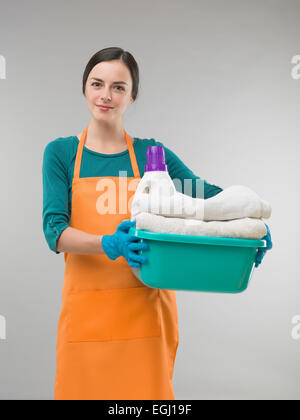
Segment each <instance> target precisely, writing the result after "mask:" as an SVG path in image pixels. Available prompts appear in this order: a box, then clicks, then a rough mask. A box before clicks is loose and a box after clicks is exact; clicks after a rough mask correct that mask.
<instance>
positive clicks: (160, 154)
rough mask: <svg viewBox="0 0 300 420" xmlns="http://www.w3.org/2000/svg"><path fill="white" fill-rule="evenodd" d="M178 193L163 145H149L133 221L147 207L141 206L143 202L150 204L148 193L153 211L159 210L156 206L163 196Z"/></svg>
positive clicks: (132, 215) (134, 206) (134, 201)
mask: <svg viewBox="0 0 300 420" xmlns="http://www.w3.org/2000/svg"><path fill="white" fill-rule="evenodd" d="M176 193H177V191H176V188H175V185H174V183H173V181H172V179H171V177H170V175H169V173H168V167H167V165H166V162H165V150H164V148H163V146H149V147H148V148H147V164H146V165H145V170H144V176H143V177H142V179H141V180H140V182H139V184H138V186H137V189H136V192H135V195H134V197H133V201H132V205H131V221H134V220H135V218H136V215H137V214H139V213H140V211H141V208H143V209H145V205H144V206H142V207H141V203H143V202H144V204H145V203H146V202H147V206H149V205H150V200H149V196H147V195H148V194H150V196H151V206H152V211H154V212H157V211H158V208H155V207H158V206H159V205H160V202H161V200H162V197H165V198H166V197H171V196H174V195H175V194H176ZM153 206H154V207H153ZM148 210H150V209H148ZM143 211H144V210H143Z"/></svg>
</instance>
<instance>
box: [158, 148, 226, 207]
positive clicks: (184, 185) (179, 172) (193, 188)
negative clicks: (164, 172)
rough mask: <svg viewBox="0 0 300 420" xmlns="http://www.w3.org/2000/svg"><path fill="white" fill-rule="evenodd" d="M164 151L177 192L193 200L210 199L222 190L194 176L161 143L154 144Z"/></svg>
mask: <svg viewBox="0 0 300 420" xmlns="http://www.w3.org/2000/svg"><path fill="white" fill-rule="evenodd" d="M156 143H157V144H159V145H161V146H163V147H164V149H165V156H166V164H167V165H168V172H169V175H170V177H171V178H172V180H173V182H174V185H175V188H176V190H177V191H179V192H181V193H183V194H186V195H189V196H191V197H193V198H204V199H207V198H210V197H213V196H215V195H217V194H219V193H220V192H221V191H223V189H222V188H221V187H219V186H217V185H214V184H209V183H208V182H207V181H206V180H205V179H203V178H200V177H199V176H197V175H195V174H194V173H193V172H192V171H191V170H190V169H189V168H188V167H187V166H186V165H185V164H184V163H183V161H182V160H181V159H180V158H179V157H178V156H177V155H176V154H175V153H174V152H172V150H170V149H168V148H167V147H166V146H164V144H163V143H161V142H156Z"/></svg>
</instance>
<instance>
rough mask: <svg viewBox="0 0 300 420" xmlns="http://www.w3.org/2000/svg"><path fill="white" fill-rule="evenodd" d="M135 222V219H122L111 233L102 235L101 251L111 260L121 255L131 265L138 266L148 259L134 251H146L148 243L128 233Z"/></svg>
mask: <svg viewBox="0 0 300 420" xmlns="http://www.w3.org/2000/svg"><path fill="white" fill-rule="evenodd" d="M135 223H136V222H135V221H130V220H124V221H123V222H122V223H120V224H119V226H118V227H117V230H116V232H115V233H114V234H113V235H104V236H103V237H102V241H101V245H102V249H103V251H104V252H105V254H106V255H107V256H108V258H110V259H111V260H115V259H116V258H118V257H120V256H123V257H125V258H126V260H127V262H128V264H129V265H130V266H131V267H140V266H141V264H142V263H145V262H147V261H148V259H147V257H145V256H144V255H139V254H137V253H136V252H135V251H140V250H143V251H146V250H148V249H149V245H147V244H146V243H143V242H141V240H140V239H139V238H138V237H136V236H133V235H130V234H129V233H128V231H129V229H130V228H131V227H133V226H135Z"/></svg>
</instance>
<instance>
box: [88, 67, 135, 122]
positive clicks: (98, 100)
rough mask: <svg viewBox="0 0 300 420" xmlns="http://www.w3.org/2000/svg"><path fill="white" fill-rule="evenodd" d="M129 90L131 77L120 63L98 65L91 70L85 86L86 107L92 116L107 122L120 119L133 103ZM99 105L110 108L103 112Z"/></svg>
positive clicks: (130, 88)
mask: <svg viewBox="0 0 300 420" xmlns="http://www.w3.org/2000/svg"><path fill="white" fill-rule="evenodd" d="M99 79H101V80H99ZM116 82H119V83H116ZM121 82H122V83H121ZM131 90H132V80H131V75H130V72H129V70H128V68H127V67H126V65H125V64H124V63H123V62H122V61H120V60H112V61H102V62H101V63H98V64H97V65H96V66H95V67H93V69H92V70H91V72H90V74H89V76H88V79H87V81H86V85H85V96H86V100H87V106H88V108H89V110H90V112H91V114H92V116H93V117H94V118H95V119H96V120H102V121H104V120H105V121H107V122H109V121H115V120H118V119H121V117H122V115H123V113H124V112H125V110H126V108H127V106H128V105H129V104H130V103H132V102H133V98H132V97H131ZM99 105H105V106H109V107H112V108H111V109H109V110H108V111H103V110H101V108H100V107H99Z"/></svg>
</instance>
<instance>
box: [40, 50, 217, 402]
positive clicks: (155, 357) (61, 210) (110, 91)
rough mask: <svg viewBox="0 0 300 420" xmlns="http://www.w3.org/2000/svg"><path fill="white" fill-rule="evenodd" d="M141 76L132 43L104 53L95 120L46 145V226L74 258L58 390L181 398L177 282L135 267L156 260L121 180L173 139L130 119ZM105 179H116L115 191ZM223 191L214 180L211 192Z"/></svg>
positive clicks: (179, 171) (136, 174)
mask: <svg viewBox="0 0 300 420" xmlns="http://www.w3.org/2000/svg"><path fill="white" fill-rule="evenodd" d="M138 84H139V71H138V66H137V63H136V61H135V59H134V58H133V56H132V55H131V54H130V53H129V52H126V51H124V50H123V49H121V48H105V49H103V50H101V51H99V52H97V53H96V54H94V55H93V57H92V58H91V59H90V60H89V62H88V64H87V66H86V68H85V71H84V74H83V85H82V89H83V94H84V96H85V97H86V101H87V106H88V109H89V111H90V113H91V120H90V123H89V125H88V126H87V127H86V128H85V129H84V130H83V131H82V132H81V133H80V134H78V135H77V136H70V137H65V138H62V137H60V138H57V139H55V140H53V141H51V142H50V143H48V145H47V146H46V148H45V151H44V158H43V188H44V203H43V204H44V205H43V230H44V234H45V237H46V240H47V242H48V245H49V247H50V249H51V250H52V251H54V252H56V253H57V254H59V253H60V252H64V259H65V275H64V285H63V293H62V309H61V314H60V318H59V323H58V332H57V370H56V378H55V395H54V398H55V399H107V400H109V399H120V400H122V399H174V392H173V386H172V376H173V369H174V363H175V356H176V351H177V346H178V319H177V305H176V297H175V292H174V291H172V290H159V289H154V288H149V287H147V286H145V285H144V284H143V283H142V282H141V281H140V280H138V279H137V278H136V277H135V276H134V274H133V272H132V270H131V268H130V267H139V266H140V265H141V264H142V263H145V262H146V261H147V259H146V256H145V255H141V254H138V251H139V250H144V249H147V245H146V244H143V243H141V242H140V241H139V240H138V238H136V237H134V236H132V235H130V234H129V233H128V229H129V228H130V226H132V225H134V222H130V220H129V221H128V220H127V221H126V219H130V199H131V198H132V197H133V195H134V191H135V190H134V191H132V190H129V188H128V190H127V188H126V191H125V190H124V188H121V187H120V182H119V181H120V180H121V181H124V180H125V181H126V182H127V185H128V183H129V182H130V181H136V182H135V185H136V186H137V183H138V181H139V180H140V178H141V177H142V176H143V168H144V166H145V164H146V150H147V147H148V146H151V145H156V144H159V145H163V144H162V143H160V142H157V141H155V140H154V139H139V138H137V137H134V138H132V137H130V136H128V134H127V133H126V131H125V130H124V129H123V123H122V117H123V114H124V112H125V111H126V109H127V107H128V105H129V104H131V103H132V102H134V101H135V100H136V98H137V94H138ZM102 105H103V106H106V107H109V109H108V110H107V109H104V108H102V107H101V106H102ZM165 154H166V163H167V165H168V171H169V174H170V176H171V178H172V179H174V178H177V179H181V180H182V181H183V180H184V179H192V182H193V191H192V195H193V196H194V197H195V196H196V188H195V181H196V180H197V179H199V177H197V176H196V175H194V174H193V172H192V171H190V170H189V169H188V168H187V167H186V166H185V165H184V163H183V162H182V161H181V160H180V159H179V158H178V157H177V156H176V155H175V154H174V153H173V152H172V151H171V150H170V149H168V148H166V147H165ZM120 171H124V172H121V174H122V176H120ZM124 173H125V174H128V176H125V177H124ZM103 185H106V186H107V187H109V188H107V189H106V191H105V193H103ZM111 187H113V188H111ZM108 189H109V190H110V197H109V198H111V194H112V191H113V196H114V197H113V198H114V199H115V203H121V202H122V200H123V202H124V200H125V204H127V209H126V211H123V212H121V211H120V208H119V207H120V204H119V206H118V205H117V207H116V211H112V212H105V211H103V210H104V208H105V205H104V204H105V202H106V200H104V199H103V194H104V195H105V194H106V193H107V190H108ZM220 191H222V188H220V187H218V186H215V185H210V184H208V183H207V182H206V181H204V198H208V197H212V196H214V195H216V194H218V193H219V192H220ZM125 193H126V194H125ZM105 197H106V198H107V196H105Z"/></svg>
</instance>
